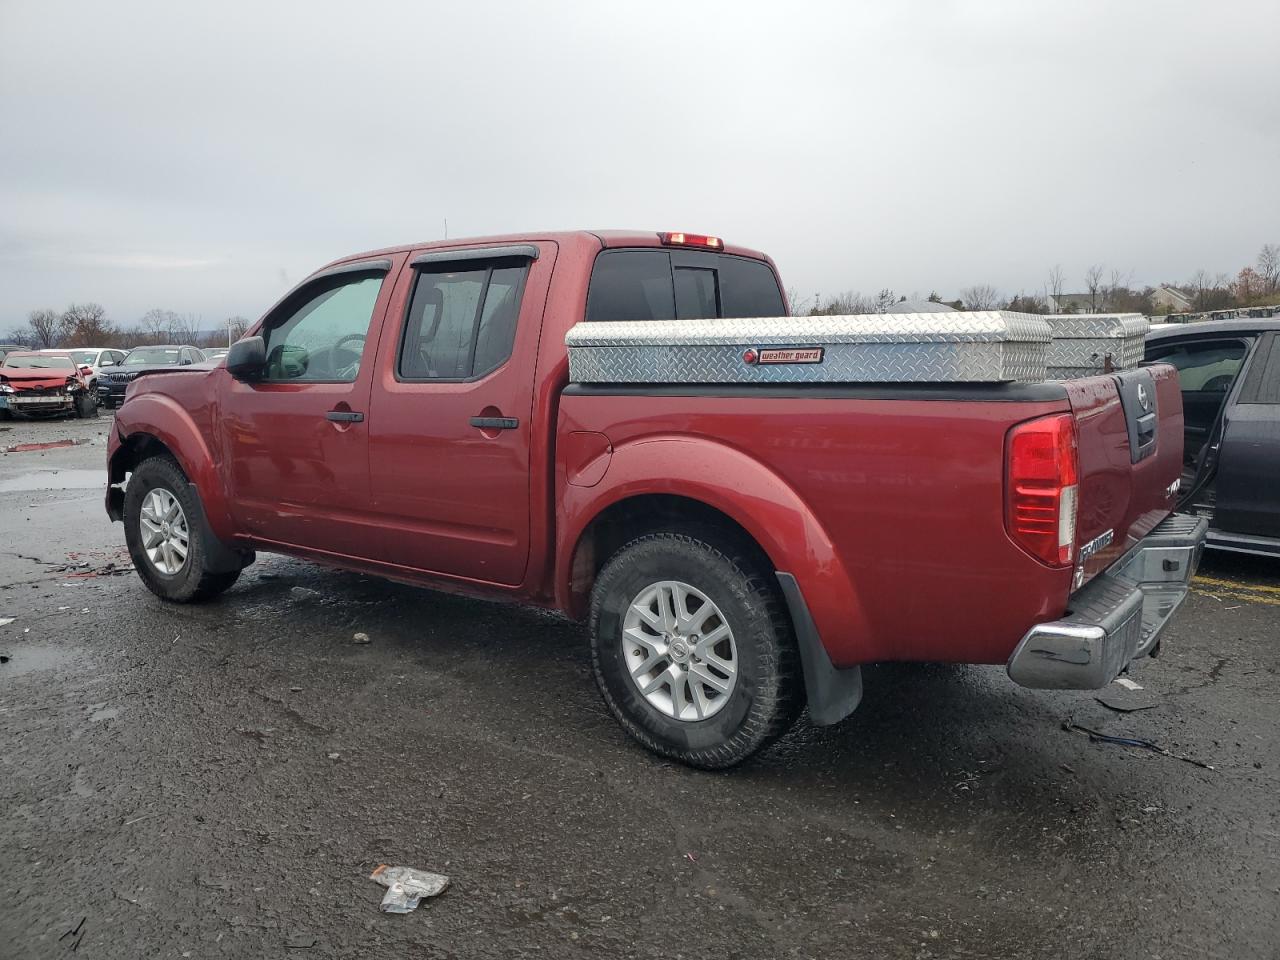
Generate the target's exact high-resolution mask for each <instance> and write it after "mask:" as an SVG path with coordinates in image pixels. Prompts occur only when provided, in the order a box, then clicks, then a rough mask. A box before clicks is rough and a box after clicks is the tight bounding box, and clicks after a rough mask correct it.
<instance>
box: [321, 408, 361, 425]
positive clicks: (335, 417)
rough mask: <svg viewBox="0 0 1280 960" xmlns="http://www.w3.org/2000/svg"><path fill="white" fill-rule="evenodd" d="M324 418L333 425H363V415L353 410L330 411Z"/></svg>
mask: <svg viewBox="0 0 1280 960" xmlns="http://www.w3.org/2000/svg"><path fill="white" fill-rule="evenodd" d="M324 417H325V419H326V420H332V421H333V422H334V423H364V414H363V413H356V412H355V411H354V410H330V411H329V412H328V413H326V414H325V415H324Z"/></svg>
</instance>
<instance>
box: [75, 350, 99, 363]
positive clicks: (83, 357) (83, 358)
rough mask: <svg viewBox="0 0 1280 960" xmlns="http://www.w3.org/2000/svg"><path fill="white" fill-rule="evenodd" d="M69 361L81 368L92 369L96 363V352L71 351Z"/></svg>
mask: <svg viewBox="0 0 1280 960" xmlns="http://www.w3.org/2000/svg"><path fill="white" fill-rule="evenodd" d="M71 359H72V360H74V361H75V362H76V363H78V364H80V365H81V366H88V367H92V366H93V365H94V364H95V363H97V361H98V351H97V350H72V351H71Z"/></svg>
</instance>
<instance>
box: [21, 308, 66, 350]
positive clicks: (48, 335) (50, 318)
mask: <svg viewBox="0 0 1280 960" xmlns="http://www.w3.org/2000/svg"><path fill="white" fill-rule="evenodd" d="M60 320H61V318H60V317H59V316H58V312H57V311H56V310H32V311H31V313H30V314H28V315H27V325H28V326H29V327H31V339H32V340H33V341H34V342H35V344H36V346H37V347H52V346H55V345H56V344H57V342H58V334H59V323H60Z"/></svg>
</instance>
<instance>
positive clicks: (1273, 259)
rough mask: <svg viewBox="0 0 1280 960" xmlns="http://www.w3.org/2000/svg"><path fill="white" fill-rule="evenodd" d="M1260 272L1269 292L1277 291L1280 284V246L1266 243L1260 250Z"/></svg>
mask: <svg viewBox="0 0 1280 960" xmlns="http://www.w3.org/2000/svg"><path fill="white" fill-rule="evenodd" d="M1258 273H1260V274H1262V281H1263V283H1264V284H1266V288H1267V293H1275V291H1276V287H1277V286H1280V246H1277V245H1276V244H1274V243H1264V244H1263V245H1262V249H1261V250H1260V251H1259V252H1258Z"/></svg>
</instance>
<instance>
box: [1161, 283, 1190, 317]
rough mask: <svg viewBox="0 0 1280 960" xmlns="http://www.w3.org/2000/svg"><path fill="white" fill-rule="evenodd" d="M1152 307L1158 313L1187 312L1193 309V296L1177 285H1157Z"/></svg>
mask: <svg viewBox="0 0 1280 960" xmlns="http://www.w3.org/2000/svg"><path fill="white" fill-rule="evenodd" d="M1151 308H1152V309H1153V310H1155V312H1156V313H1186V312H1188V311H1189V310H1190V309H1191V297H1190V296H1188V295H1187V294H1186V293H1184V292H1183V291H1181V290H1179V289H1178V288H1177V287H1156V292H1155V293H1153V294H1152V295H1151Z"/></svg>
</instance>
